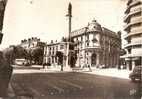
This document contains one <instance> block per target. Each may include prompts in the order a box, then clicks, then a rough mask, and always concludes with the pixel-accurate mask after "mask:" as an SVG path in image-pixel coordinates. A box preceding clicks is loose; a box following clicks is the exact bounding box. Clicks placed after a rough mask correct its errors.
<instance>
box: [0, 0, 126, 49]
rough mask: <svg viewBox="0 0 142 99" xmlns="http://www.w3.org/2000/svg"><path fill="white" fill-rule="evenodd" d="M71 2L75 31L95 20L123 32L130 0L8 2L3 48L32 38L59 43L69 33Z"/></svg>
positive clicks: (24, 0)
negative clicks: (68, 13) (69, 4)
mask: <svg viewBox="0 0 142 99" xmlns="http://www.w3.org/2000/svg"><path fill="white" fill-rule="evenodd" d="M69 2H71V3H72V12H73V13H72V14H73V17H72V31H73V30H76V29H79V28H82V27H85V26H87V24H88V22H91V21H92V20H93V19H94V18H95V19H96V20H97V22H98V23H100V24H101V25H102V26H103V27H106V28H108V29H110V30H113V31H115V32H117V31H119V30H121V31H122V32H123V26H124V23H123V17H124V16H125V15H124V11H125V8H126V2H127V0H9V1H8V3H7V7H6V11H5V18H4V26H3V34H4V37H3V41H2V44H1V45H0V49H3V48H6V47H8V46H9V45H16V44H20V42H21V40H23V39H28V38H30V37H38V38H41V41H44V42H47V43H48V42H50V40H54V41H55V40H58V41H59V40H60V39H61V38H62V37H63V36H66V35H67V33H68V19H67V17H66V14H67V10H68V3H69Z"/></svg>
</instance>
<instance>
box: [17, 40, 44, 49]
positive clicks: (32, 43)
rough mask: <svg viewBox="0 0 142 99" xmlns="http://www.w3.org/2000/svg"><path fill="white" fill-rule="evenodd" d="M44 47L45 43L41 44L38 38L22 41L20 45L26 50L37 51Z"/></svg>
mask: <svg viewBox="0 0 142 99" xmlns="http://www.w3.org/2000/svg"><path fill="white" fill-rule="evenodd" d="M44 45H45V43H44V42H41V41H40V39H38V38H37V37H32V38H29V39H24V40H21V44H20V46H21V47H23V48H25V49H26V50H29V49H36V48H37V47H44Z"/></svg>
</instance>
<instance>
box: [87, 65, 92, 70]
mask: <svg viewBox="0 0 142 99" xmlns="http://www.w3.org/2000/svg"><path fill="white" fill-rule="evenodd" d="M88 68H89V71H90V72H92V69H91V65H89V64H88Z"/></svg>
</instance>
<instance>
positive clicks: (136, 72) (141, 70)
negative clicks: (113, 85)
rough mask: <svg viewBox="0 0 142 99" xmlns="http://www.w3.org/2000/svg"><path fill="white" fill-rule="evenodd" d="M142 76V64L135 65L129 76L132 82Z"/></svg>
mask: <svg viewBox="0 0 142 99" xmlns="http://www.w3.org/2000/svg"><path fill="white" fill-rule="evenodd" d="M141 77H142V66H135V67H134V69H133V71H132V72H131V73H130V75H129V78H130V79H131V80H132V81H133V82H134V81H136V80H139V81H140V80H141Z"/></svg>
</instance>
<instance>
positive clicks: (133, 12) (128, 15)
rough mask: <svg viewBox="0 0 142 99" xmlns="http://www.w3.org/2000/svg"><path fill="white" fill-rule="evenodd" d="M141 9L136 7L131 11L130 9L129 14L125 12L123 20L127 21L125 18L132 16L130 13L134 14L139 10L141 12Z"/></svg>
mask: <svg viewBox="0 0 142 99" xmlns="http://www.w3.org/2000/svg"><path fill="white" fill-rule="evenodd" d="M141 11H142V8H137V9H135V10H133V11H131V12H130V13H129V14H127V15H126V16H125V17H124V19H123V20H124V22H127V20H128V19H129V18H130V17H131V16H132V15H134V14H136V13H139V12H141Z"/></svg>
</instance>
